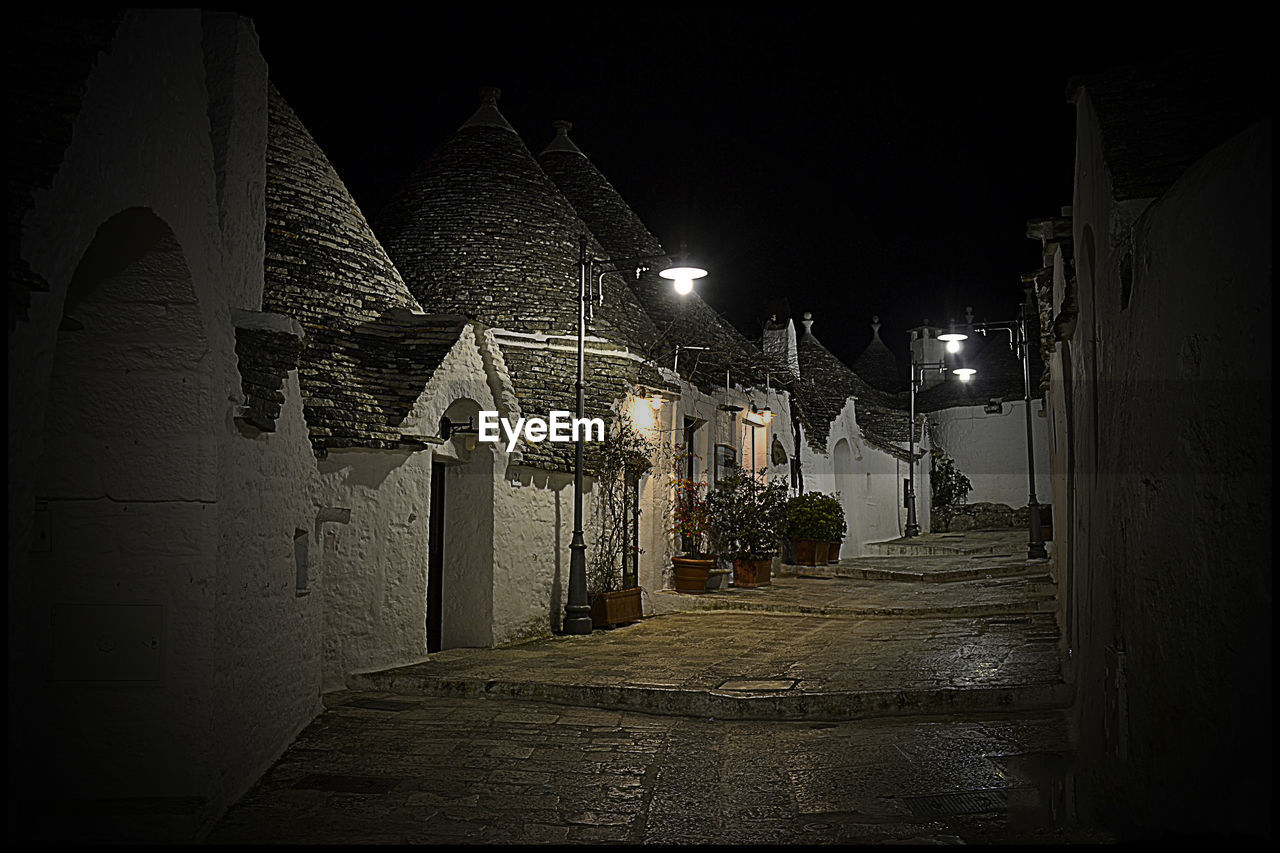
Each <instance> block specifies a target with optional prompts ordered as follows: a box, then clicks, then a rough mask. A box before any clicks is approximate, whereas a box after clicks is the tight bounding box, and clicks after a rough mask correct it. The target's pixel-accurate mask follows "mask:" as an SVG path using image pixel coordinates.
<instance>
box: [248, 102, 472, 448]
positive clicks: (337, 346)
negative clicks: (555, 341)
mask: <svg viewBox="0 0 1280 853" xmlns="http://www.w3.org/2000/svg"><path fill="white" fill-rule="evenodd" d="M266 216H267V226H266V235H265V237H266V259H265V263H264V274H265V286H264V288H263V295H262V303H263V308H264V309H265V310H267V311H272V312H276V313H279V314H284V315H287V316H289V317H292V318H294V319H295V320H297V321H298V322H299V324H300V325H301V326H302V329H303V332H304V338H303V347H302V351H301V353H300V355H299V359H298V380H299V383H300V385H301V387H302V396H303V413H304V415H305V416H306V420H307V427H308V429H309V431H310V434H311V441H312V444H313V446H314V447H315V448H316V450H317V452H318V453H321V454H323V453H324V452H325V451H326V449H327V448H331V447H382V448H388V447H400V446H402V444H401V439H400V436H401V432H400V425H401V423H402V422H403V420H404V418H405V416H406V415H407V414H408V413H409V410H410V408H411V407H412V405H413V402H414V400H416V399H417V397H418V395H419V394H421V393H422V389H423V387H424V386H425V384H426V382H427V380H428V379H429V378H430V376H431V374H432V372H434V370H435V369H436V367H438V366H439V364H440V361H441V360H442V359H443V357H444V355H445V353H447V352H448V350H449V349H450V347H452V346H453V344H454V343H455V342H456V341H457V339H458V336H459V335H460V334H461V331H462V327H463V325H464V324H465V322H466V320H465V318H463V317H460V316H456V315H453V316H428V315H423V314H422V313H421V308H420V307H419V305H418V303H417V301H416V300H415V299H414V298H413V296H412V295H411V294H410V293H409V290H408V288H406V287H405V284H404V282H403V281H402V280H401V278H400V274H399V272H397V271H396V268H395V266H394V265H393V264H392V263H391V260H390V259H389V258H388V257H387V255H386V253H385V252H384V251H383V249H382V246H381V245H380V244H379V243H378V241H377V239H376V238H375V237H374V235H373V231H372V230H371V229H370V227H369V225H368V223H367V222H366V221H365V218H364V215H363V214H362V213H361V212H360V209H359V208H358V207H357V206H356V203H355V201H354V200H353V199H352V198H351V195H350V193H348V192H347V188H346V186H345V185H344V184H343V183H342V180H341V179H340V178H339V177H338V175H337V173H336V172H335V171H334V169H333V167H332V166H331V165H330V163H329V161H328V159H327V158H326V157H325V155H324V152H322V151H321V150H320V147H319V146H318V145H317V144H316V142H315V140H314V139H312V137H311V134H310V133H308V132H307V129H306V128H305V127H304V126H303V125H302V123H301V122H300V121H299V120H298V117H297V116H296V115H295V114H294V112H293V110H292V109H290V107H289V105H288V104H287V103H285V101H284V99H283V98H282V97H281V96H280V93H279V92H277V91H276V90H275V88H274V87H271V89H270V91H269V93H268V134H267V185H266Z"/></svg>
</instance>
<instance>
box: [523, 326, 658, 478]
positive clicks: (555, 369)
mask: <svg viewBox="0 0 1280 853" xmlns="http://www.w3.org/2000/svg"><path fill="white" fill-rule="evenodd" d="M502 355H503V357H504V358H505V359H506V364H507V371H508V372H509V374H510V376H511V383H512V385H513V386H514V387H515V389H516V393H517V394H518V395H519V396H520V398H521V404H522V407H523V408H522V411H523V414H524V415H525V416H536V417H541V418H545V417H547V415H548V413H549V412H551V411H552V410H556V409H559V410H561V411H566V412H573V411H576V410H577V405H578V403H577V399H578V398H577V388H576V386H575V380H576V377H577V359H578V355H577V351H576V349H573V348H570V347H569V346H564V347H557V348H554V349H550V350H548V349H545V348H541V347H536V346H530V347H525V346H518V345H512V344H511V343H510V342H508V343H507V344H505V345H504V346H503V347H502ZM638 374H639V365H638V364H637V363H636V362H635V361H634V360H631V359H623V358H610V357H607V356H603V355H600V354H598V353H597V352H595V351H594V346H591V345H589V346H588V351H587V354H586V372H585V376H586V381H585V383H584V386H583V390H584V398H585V402H584V410H585V412H586V415H587V417H589V418H595V417H598V418H602V419H603V420H604V422H605V424H606V425H608V424H609V423H610V421H611V420H612V418H613V416H614V415H615V414H616V408H615V406H616V403H617V401H619V400H621V399H623V398H624V397H626V396H627V392H628V390H629V388H630V387H632V386H633V385H634V383H636V382H637V381H638ZM566 376H568V377H572V378H571V379H570V380H569V381H565V377H566ZM523 450H524V457H523V461H522V464H524V465H529V466H532V467H535V468H544V469H547V470H551V471H572V470H573V460H574V446H573V444H572V443H553V442H550V441H543V442H539V443H533V442H526V443H525V444H524V445H523ZM600 450H601V445H599V444H597V443H594V442H587V443H585V444H584V447H583V470H584V471H585V472H586V473H587V474H591V473H592V472H594V471H595V469H596V465H597V461H598V460H597V456H598V454H599V452H600Z"/></svg>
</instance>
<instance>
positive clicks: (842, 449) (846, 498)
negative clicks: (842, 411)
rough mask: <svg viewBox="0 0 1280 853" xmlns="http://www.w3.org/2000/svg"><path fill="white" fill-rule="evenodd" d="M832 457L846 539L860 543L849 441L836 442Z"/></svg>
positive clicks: (850, 551)
mask: <svg viewBox="0 0 1280 853" xmlns="http://www.w3.org/2000/svg"><path fill="white" fill-rule="evenodd" d="M832 457H833V462H834V466H835V476H836V491H838V492H839V493H840V506H841V508H842V509H843V510H844V523H845V525H846V526H847V528H848V529H847V531H846V532H845V537H846V538H847V539H849V540H850V542H851V544H852V543H857V544H860V543H858V540H859V539H860V537H859V536H858V530H857V526H856V518H855V517H854V515H855V513H854V508H855V507H856V506H857V500H856V499H855V496H854V491H855V489H856V488H857V486H856V484H855V479H854V459H853V449H852V448H850V447H849V440H848V439H845V438H841V439H840V440H839V441H837V442H836V446H835V448H834V449H833V450H832ZM851 553H855V552H854V550H853V548H850V549H849V550H848V551H846V552H845V554H846V555H848V554H851Z"/></svg>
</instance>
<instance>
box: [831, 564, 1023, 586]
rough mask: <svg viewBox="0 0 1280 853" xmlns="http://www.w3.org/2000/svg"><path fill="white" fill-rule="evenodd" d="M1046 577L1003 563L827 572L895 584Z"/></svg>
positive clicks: (852, 567) (852, 568)
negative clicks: (1021, 575) (1018, 576)
mask: <svg viewBox="0 0 1280 853" xmlns="http://www.w3.org/2000/svg"><path fill="white" fill-rule="evenodd" d="M1028 571H1034V572H1036V573H1037V575H1039V574H1042V573H1043V569H1042V568H1041V567H1039V566H1032V567H1028V566H1027V565H1026V564H1025V563H1022V562H1011V563H1002V564H996V565H986V566H984V565H977V566H965V567H963V568H955V569H943V570H935V571H928V570H924V569H920V570H915V569H902V568H898V569H876V568H869V567H863V566H859V565H849V566H845V565H837V566H830V567H828V570H827V572H825V573H829V574H831V575H832V576H833V577H838V578H855V579H858V580H891V581H909V582H914V583H955V582H956V581H971V580H983V579H986V578H1000V577H1011V576H1014V575H1019V574H1022V573H1024V572H1028Z"/></svg>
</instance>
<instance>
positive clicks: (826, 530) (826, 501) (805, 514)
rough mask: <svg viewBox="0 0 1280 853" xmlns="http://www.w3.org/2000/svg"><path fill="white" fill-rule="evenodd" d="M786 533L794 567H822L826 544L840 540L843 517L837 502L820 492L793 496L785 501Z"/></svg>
mask: <svg viewBox="0 0 1280 853" xmlns="http://www.w3.org/2000/svg"><path fill="white" fill-rule="evenodd" d="M833 502H834V504H835V514H834V516H833V513H832V503H833ZM835 518H838V519H839V525H838V526H837V525H836V524H835V523H834V520H835ZM786 531H787V536H789V537H791V540H792V541H793V542H794V543H795V552H796V565H800V566H821V565H824V564H825V563H826V562H827V554H828V551H829V550H830V545H829V543H830V542H831V541H832V540H835V539H842V538H843V537H844V513H843V511H841V510H840V501H838V500H836V499H834V498H832V497H831V496H829V495H824V494H823V493H822V492H805V493H804V494H803V495H796V496H795V497H793V498H791V499H790V500H788V501H787V525H786Z"/></svg>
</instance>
